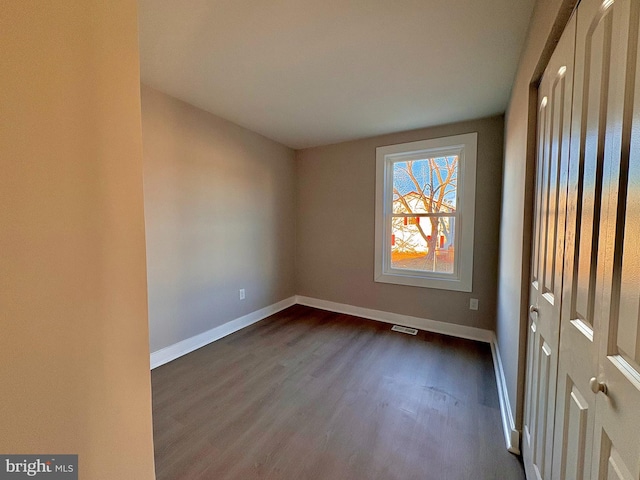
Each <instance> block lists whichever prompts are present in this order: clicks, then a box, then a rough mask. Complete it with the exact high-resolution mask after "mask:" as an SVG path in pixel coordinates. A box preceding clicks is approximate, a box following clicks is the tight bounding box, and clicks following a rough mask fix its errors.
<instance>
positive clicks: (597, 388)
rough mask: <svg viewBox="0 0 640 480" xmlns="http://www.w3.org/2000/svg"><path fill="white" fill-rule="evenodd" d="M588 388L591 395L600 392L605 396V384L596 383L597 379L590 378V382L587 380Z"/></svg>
mask: <svg viewBox="0 0 640 480" xmlns="http://www.w3.org/2000/svg"><path fill="white" fill-rule="evenodd" d="M589 387H590V388H591V391H592V392H593V393H598V392H602V393H604V394H605V395H606V394H607V384H606V383H603V382H598V379H597V378H596V377H592V378H591V380H589Z"/></svg>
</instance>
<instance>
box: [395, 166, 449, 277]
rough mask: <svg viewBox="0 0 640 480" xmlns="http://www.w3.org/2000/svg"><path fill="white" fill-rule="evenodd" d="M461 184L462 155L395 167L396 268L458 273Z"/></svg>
mask: <svg viewBox="0 0 640 480" xmlns="http://www.w3.org/2000/svg"><path fill="white" fill-rule="evenodd" d="M457 180H458V156H457V155H453V156H446V157H434V158H426V159H421V160H411V161H401V162H396V163H395V164H394V166H393V218H392V246H391V263H392V266H393V267H394V268H404V269H411V270H424V271H432V272H443V273H450V272H452V271H453V260H454V255H455V252H454V245H455V221H454V220H455V214H456V202H457V188H458V182H457Z"/></svg>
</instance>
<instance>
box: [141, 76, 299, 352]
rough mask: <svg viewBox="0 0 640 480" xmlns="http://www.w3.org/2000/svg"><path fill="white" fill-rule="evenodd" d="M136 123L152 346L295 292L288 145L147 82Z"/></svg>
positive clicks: (153, 348) (291, 162)
mask: <svg viewBox="0 0 640 480" xmlns="http://www.w3.org/2000/svg"><path fill="white" fill-rule="evenodd" d="M142 122H143V138H144V159H145V160H144V184H145V218H146V225H147V259H148V282H149V322H150V344H151V351H156V350H159V349H161V348H163V347H166V346H169V345H171V344H174V343H176V342H179V341H181V340H184V339H186V338H189V337H192V336H194V335H197V334H199V333H202V332H204V331H206V330H209V329H211V328H214V327H217V326H219V325H221V324H223V323H226V322H228V321H230V320H233V319H235V318H238V317H241V316H243V315H246V314H248V313H251V312H254V311H255V310H258V309H260V308H262V307H266V306H268V305H271V304H273V303H276V302H278V301H280V300H283V299H285V298H287V297H290V296H292V295H294V294H295V290H294V250H295V206H294V201H295V197H294V174H295V170H294V162H295V158H294V152H293V150H291V149H289V148H287V147H285V146H283V145H280V144H278V143H276V142H274V141H272V140H269V139H267V138H265V137H262V136H260V135H258V134H256V133H253V132H251V131H249V130H246V129H244V128H241V127H239V126H237V125H235V124H233V123H230V122H228V121H226V120H223V119H221V118H219V117H216V116H215V115H212V114H210V113H206V112H204V111H202V110H199V109H197V108H195V107H193V106H191V105H188V104H186V103H184V102H181V101H179V100H177V99H175V98H173V97H170V96H168V95H165V94H163V93H161V92H158V91H156V90H153V89H151V88H150V87H147V86H144V85H143V86H142ZM240 288H244V289H245V290H246V299H245V300H242V301H241V300H239V295H238V290H239V289H240Z"/></svg>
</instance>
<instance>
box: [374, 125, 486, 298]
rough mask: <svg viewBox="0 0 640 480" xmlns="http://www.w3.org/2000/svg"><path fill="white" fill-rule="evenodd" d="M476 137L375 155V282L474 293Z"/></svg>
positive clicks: (403, 147)
mask: <svg viewBox="0 0 640 480" xmlns="http://www.w3.org/2000/svg"><path fill="white" fill-rule="evenodd" d="M477 136H478V135H477V133H469V134H465V135H456V136H452V137H444V138H436V139H432V140H425V141H421V142H411V143H403V144H400V145H391V146H387V147H379V148H377V149H376V266H375V281H376V282H385V283H397V284H401V285H413V286H419V287H430V288H441V289H446V290H458V291H463V292H470V291H471V287H472V285H471V282H472V274H473V220H474V214H475V188H476V149H477Z"/></svg>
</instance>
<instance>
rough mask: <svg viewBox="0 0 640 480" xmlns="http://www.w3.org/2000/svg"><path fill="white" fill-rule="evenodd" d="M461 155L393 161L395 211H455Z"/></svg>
mask: <svg viewBox="0 0 640 480" xmlns="http://www.w3.org/2000/svg"><path fill="white" fill-rule="evenodd" d="M457 187H458V156H457V155H454V156H448V157H434V158H426V159H424V160H412V161H406V162H396V163H394V164H393V213H438V212H441V213H454V212H455V210H456V198H457V193H458V192H457Z"/></svg>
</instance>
